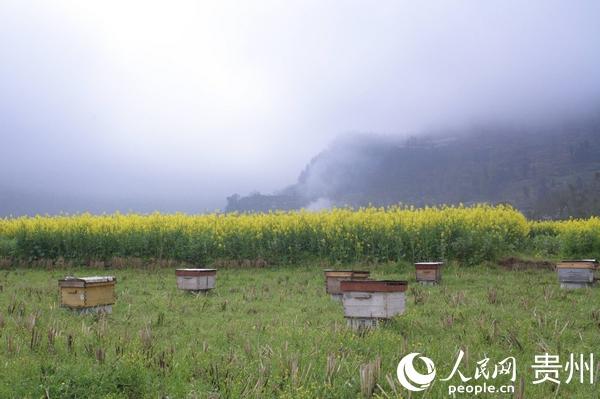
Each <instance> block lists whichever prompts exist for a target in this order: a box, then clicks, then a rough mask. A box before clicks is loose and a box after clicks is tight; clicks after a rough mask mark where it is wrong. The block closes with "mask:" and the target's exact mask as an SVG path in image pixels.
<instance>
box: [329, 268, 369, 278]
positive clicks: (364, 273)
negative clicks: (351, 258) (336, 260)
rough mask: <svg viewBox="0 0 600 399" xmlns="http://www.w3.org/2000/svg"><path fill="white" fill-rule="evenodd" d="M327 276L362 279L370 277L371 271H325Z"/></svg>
mask: <svg viewBox="0 0 600 399" xmlns="http://www.w3.org/2000/svg"><path fill="white" fill-rule="evenodd" d="M324 272H325V276H327V277H360V276H365V277H366V276H368V275H369V274H371V272H370V271H369V270H334V269H325V270H324Z"/></svg>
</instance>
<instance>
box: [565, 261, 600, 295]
mask: <svg viewBox="0 0 600 399" xmlns="http://www.w3.org/2000/svg"><path fill="white" fill-rule="evenodd" d="M597 268H598V262H597V261H596V260H595V259H582V260H564V261H562V262H559V263H558V264H557V265H556V272H557V275H558V282H559V283H560V287H561V288H564V289H576V288H585V287H592V286H594V285H595V283H596V276H595V271H596V269H597Z"/></svg>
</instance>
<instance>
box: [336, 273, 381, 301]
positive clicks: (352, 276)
mask: <svg viewBox="0 0 600 399" xmlns="http://www.w3.org/2000/svg"><path fill="white" fill-rule="evenodd" d="M370 275H371V272H370V271H368V270H325V292H327V293H328V294H329V295H331V298H332V299H335V300H338V301H341V300H342V290H341V288H340V283H341V282H342V281H345V280H367V279H368V278H369V276H370Z"/></svg>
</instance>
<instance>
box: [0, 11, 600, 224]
mask: <svg viewBox="0 0 600 399" xmlns="http://www.w3.org/2000/svg"><path fill="white" fill-rule="evenodd" d="M599 21H600V2H598V1H562V2H556V1H547V0H545V1H519V2H516V1H515V2H512V1H506V0H503V1H485V2H483V1H471V2H460V1H443V2H442V1H440V2H435V1H431V2H427V1H390V2H386V1H373V2H367V1H363V2H358V1H341V0H340V1H325V0H317V1H272V2H270V1H236V2H228V1H223V0H218V1H217V0H215V1H162V2H152V1H148V0H145V1H139V2H138V1H125V0H120V1H108V0H104V1H80V0H74V1H60V0H48V1H28V0H14V1H13V0H0V135H1V136H0V138H1V142H0V190H4V191H5V192H8V191H11V192H15V191H17V192H21V191H22V192H26V193H28V194H27V195H33V196H35V195H38V194H39V195H42V194H44V195H47V194H48V193H51V194H53V195H54V196H55V197H56V198H58V199H57V201H59V203H60V198H61V197H62V196H63V195H65V196H71V197H81V198H88V197H94V198H96V199H99V200H107V201H112V200H113V199H119V198H121V199H123V201H124V202H123V203H124V204H125V203H126V204H127V205H126V206H127V207H130V208H131V209H133V210H136V206H137V205H136V204H140V207H139V209H141V210H147V209H148V207H155V208H158V209H161V210H167V211H174V210H178V209H179V210H185V211H198V212H199V211H204V210H206V209H214V208H223V207H224V205H225V197H226V196H227V195H230V194H232V193H234V192H238V193H241V194H245V193H248V192H249V191H252V190H255V189H256V190H260V191H262V192H271V191H274V190H276V189H280V188H282V187H284V186H286V185H288V184H291V183H293V182H294V181H295V179H296V178H297V176H298V174H299V172H300V171H301V169H302V168H303V167H304V165H305V164H306V163H307V162H308V161H309V160H310V158H311V157H312V156H314V155H316V154H317V153H318V152H319V151H320V150H322V149H323V148H324V147H326V146H327V144H328V143H329V142H331V141H332V140H333V139H334V138H335V137H336V136H338V135H340V134H343V133H348V132H376V133H379V134H406V133H407V132H408V133H416V132H420V131H424V130H427V129H430V128H432V127H433V128H439V127H444V126H461V125H468V124H470V123H472V122H473V121H479V120H486V119H488V120H489V119H501V120H502V119H509V120H521V119H528V118H542V119H543V118H544V117H545V116H547V115H557V114H561V113H569V112H573V111H575V110H578V109H581V108H586V107H591V106H596V105H597V104H598V101H597V100H598V98H599V94H600V22H599ZM0 194H1V193H0ZM141 204H145V205H144V206H142V205H141ZM190 204H193V206H192V208H193V209H191V208H190ZM66 210H69V211H73V209H66ZM79 210H84V209H79ZM1 211H2V204H0V212H1ZM37 211H39V210H38V209H31V210H30V211H29V212H31V213H35V212H37Z"/></svg>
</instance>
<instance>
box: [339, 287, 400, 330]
mask: <svg viewBox="0 0 600 399" xmlns="http://www.w3.org/2000/svg"><path fill="white" fill-rule="evenodd" d="M340 287H341V290H342V293H343V296H342V304H343V305H344V317H345V318H346V319H347V322H348V325H349V326H350V327H351V328H353V329H355V330H356V329H362V328H365V327H375V326H377V325H378V324H379V322H380V321H381V320H385V319H390V318H392V317H394V316H396V315H400V314H402V313H404V309H405V303H406V301H405V291H406V289H407V287H408V283H407V282H406V281H391V280H383V281H375V280H362V281H359V280H346V281H342V282H341V283H340Z"/></svg>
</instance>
